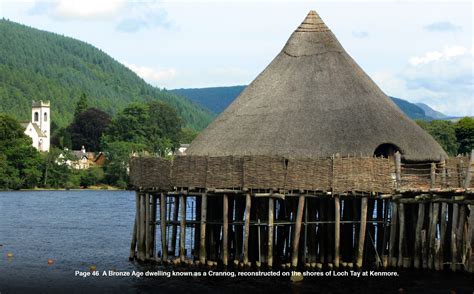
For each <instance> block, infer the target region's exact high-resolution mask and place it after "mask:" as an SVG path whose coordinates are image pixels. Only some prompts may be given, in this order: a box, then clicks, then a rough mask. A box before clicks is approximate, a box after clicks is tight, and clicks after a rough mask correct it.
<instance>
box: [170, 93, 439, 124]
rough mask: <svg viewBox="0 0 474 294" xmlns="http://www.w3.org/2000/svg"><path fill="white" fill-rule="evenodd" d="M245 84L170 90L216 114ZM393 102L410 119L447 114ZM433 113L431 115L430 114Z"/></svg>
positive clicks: (411, 104)
mask: <svg viewBox="0 0 474 294" xmlns="http://www.w3.org/2000/svg"><path fill="white" fill-rule="evenodd" d="M245 87H246V86H231V87H211V88H194V89H175V90H171V91H172V92H174V93H176V94H178V95H182V96H185V97H187V98H188V99H190V100H191V101H194V102H196V103H198V104H200V105H201V106H203V107H205V108H207V109H209V110H210V111H211V112H213V113H215V114H216V115H218V114H219V113H221V112H222V111H224V110H225V109H226V108H227V106H229V104H231V103H232V101H234V100H235V98H237V96H239V95H240V93H241V92H242V91H243V90H244V89H245ZM390 98H391V99H392V100H393V102H395V104H396V105H397V106H398V107H399V108H400V109H401V110H402V111H403V112H404V113H405V114H406V115H407V116H408V117H410V118H411V119H421V120H433V119H441V118H446V117H447V116H446V115H444V114H442V113H440V112H437V111H435V110H433V109H432V108H430V107H429V106H428V105H426V104H423V106H420V105H417V104H414V103H411V102H408V101H406V100H403V99H400V98H396V97H390ZM432 115H433V116H432Z"/></svg>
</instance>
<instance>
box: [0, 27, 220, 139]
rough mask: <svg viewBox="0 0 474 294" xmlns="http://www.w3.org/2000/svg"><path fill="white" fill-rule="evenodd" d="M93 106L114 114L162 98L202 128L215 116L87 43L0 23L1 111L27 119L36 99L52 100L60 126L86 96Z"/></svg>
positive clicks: (181, 114)
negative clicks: (135, 103) (32, 103)
mask: <svg viewBox="0 0 474 294" xmlns="http://www.w3.org/2000/svg"><path fill="white" fill-rule="evenodd" d="M83 92H84V93H85V94H86V95H87V96H88V100H89V103H90V105H89V106H91V107H97V108H100V109H102V110H104V111H106V112H108V113H109V114H111V115H113V114H115V113H116V112H118V111H120V110H121V109H122V108H124V107H125V106H126V105H127V104H129V103H130V102H134V101H136V102H141V101H151V100H155V99H158V100H161V101H164V102H166V103H168V104H170V105H171V106H173V107H175V108H176V109H177V111H178V113H179V115H180V116H181V117H182V118H183V119H184V121H185V122H186V123H187V125H188V126H190V127H192V128H194V129H196V130H200V129H203V128H204V127H206V126H207V125H208V124H209V122H210V121H211V120H212V119H213V115H212V114H211V113H210V112H209V111H208V110H207V109H204V108H202V107H200V106H198V105H197V104H195V103H193V102H191V101H189V100H188V99H187V98H185V97H179V96H177V95H175V94H173V93H171V92H169V91H164V90H160V89H157V88H154V87H152V86H150V85H149V84H147V83H146V82H145V81H144V80H142V79H141V78H139V77H138V76H137V75H136V74H135V73H134V72H132V71H131V70H130V69H128V68H127V67H125V66H124V65H122V64H121V63H119V62H117V61H116V60H114V59H113V58H112V57H110V56H108V55H107V54H106V53H104V52H103V51H101V50H100V49H97V48H95V47H93V46H91V45H89V44H87V43H84V42H82V41H78V40H75V39H72V38H69V37H64V36H61V35H57V34H54V33H49V32H45V31H40V30H37V29H34V28H30V27H27V26H24V25H21V24H18V23H14V22H11V21H9V20H5V19H2V20H0V112H6V113H9V114H11V115H13V116H15V117H16V118H17V119H19V120H29V119H30V115H31V101H32V100H51V104H52V106H51V107H52V118H53V120H54V122H55V123H56V124H58V125H59V126H66V125H67V124H68V123H70V122H71V120H72V117H73V113H74V108H75V105H76V102H77V100H78V99H79V97H80V95H81V94H82V93H83Z"/></svg>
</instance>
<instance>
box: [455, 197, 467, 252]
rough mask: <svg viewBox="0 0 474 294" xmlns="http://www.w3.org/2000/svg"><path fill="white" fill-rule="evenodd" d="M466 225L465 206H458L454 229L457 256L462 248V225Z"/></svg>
mask: <svg viewBox="0 0 474 294" xmlns="http://www.w3.org/2000/svg"><path fill="white" fill-rule="evenodd" d="M465 224H466V205H464V204H459V218H458V223H457V229H456V248H457V249H458V254H459V253H461V252H462V248H463V244H462V243H463V242H462V241H463V234H464V225H465Z"/></svg>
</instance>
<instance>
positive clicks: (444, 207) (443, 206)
mask: <svg viewBox="0 0 474 294" xmlns="http://www.w3.org/2000/svg"><path fill="white" fill-rule="evenodd" d="M447 211H448V204H447V203H445V202H443V203H441V217H440V226H439V227H440V230H439V231H440V234H439V242H440V244H441V246H440V252H439V254H438V257H439V258H438V265H439V268H438V269H439V270H442V269H443V267H444V246H445V244H446V241H445V240H446V213H447Z"/></svg>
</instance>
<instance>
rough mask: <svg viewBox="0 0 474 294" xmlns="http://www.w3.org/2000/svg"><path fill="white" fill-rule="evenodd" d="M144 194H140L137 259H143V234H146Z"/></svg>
mask: <svg viewBox="0 0 474 294" xmlns="http://www.w3.org/2000/svg"><path fill="white" fill-rule="evenodd" d="M145 203H146V202H145V195H144V194H140V222H139V226H140V230H139V232H140V236H139V238H138V259H139V260H140V261H145V234H146V230H145V221H146V220H145V216H146V212H145V206H146V205H145Z"/></svg>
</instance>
